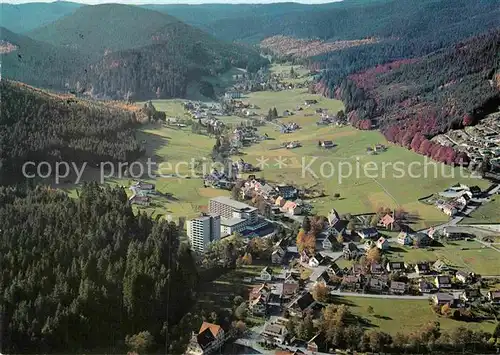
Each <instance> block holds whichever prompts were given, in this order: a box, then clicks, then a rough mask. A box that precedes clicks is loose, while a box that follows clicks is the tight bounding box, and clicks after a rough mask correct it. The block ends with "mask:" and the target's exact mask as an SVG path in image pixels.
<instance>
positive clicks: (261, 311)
mask: <svg viewBox="0 0 500 355" xmlns="http://www.w3.org/2000/svg"><path fill="white" fill-rule="evenodd" d="M269 295H270V289H269V287H268V286H267V285H266V284H262V285H260V286H255V287H254V288H253V289H252V290H251V291H250V294H249V295H248V306H249V308H250V311H251V312H252V314H253V315H256V316H263V315H265V314H266V311H267V304H268V302H269Z"/></svg>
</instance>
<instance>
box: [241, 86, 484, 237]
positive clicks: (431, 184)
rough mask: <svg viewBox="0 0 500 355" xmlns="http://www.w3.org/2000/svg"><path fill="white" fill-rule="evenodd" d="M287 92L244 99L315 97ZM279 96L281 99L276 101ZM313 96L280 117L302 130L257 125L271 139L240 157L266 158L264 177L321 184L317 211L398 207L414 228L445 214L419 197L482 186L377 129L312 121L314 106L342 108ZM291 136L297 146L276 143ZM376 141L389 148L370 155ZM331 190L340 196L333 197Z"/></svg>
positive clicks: (272, 102) (291, 103)
mask: <svg viewBox="0 0 500 355" xmlns="http://www.w3.org/2000/svg"><path fill="white" fill-rule="evenodd" d="M292 91H295V90H292ZM287 93H288V92H278V93H272V94H270V95H269V96H270V97H266V93H262V92H260V93H253V94H251V95H249V98H248V99H247V100H248V101H249V102H250V103H254V104H257V105H258V106H259V107H260V109H261V111H263V112H267V110H268V109H269V107H273V106H277V107H278V112H281V111H282V110H284V109H287V108H288V109H290V108H293V107H295V106H296V105H297V103H300V104H301V103H302V102H303V100H304V98H306V97H307V98H318V96H314V95H310V94H306V93H304V91H303V90H302V91H300V92H299V91H297V92H295V93H294V92H292V93H289V95H290V96H289V97H288V96H287ZM278 96H283V97H284V98H286V100H284V101H280V100H279V99H278V98H277V97H278ZM318 100H319V103H318V104H317V105H314V107H310V108H307V109H305V110H304V111H300V114H297V115H294V116H289V117H286V118H281V119H279V121H281V122H292V121H293V122H296V123H298V124H299V125H300V126H301V127H302V128H301V129H299V130H297V131H295V132H293V133H290V134H281V133H280V132H279V131H278V128H277V127H275V126H273V125H270V124H268V125H266V126H264V127H260V128H259V130H260V131H261V132H262V133H267V134H268V135H269V137H271V140H266V141H263V142H261V143H260V144H258V145H254V146H252V147H250V148H247V149H245V150H244V153H245V154H246V156H245V157H244V159H245V160H247V161H249V162H251V163H254V164H256V163H258V162H259V160H260V159H262V158H264V159H266V158H267V159H268V160H267V162H266V163H267V164H268V165H267V166H266V167H265V169H264V170H263V172H262V173H261V174H260V175H261V176H263V177H265V178H266V179H269V180H271V181H275V182H287V183H295V184H298V185H300V186H302V187H308V186H312V185H315V184H316V188H318V189H323V190H324V191H325V193H326V195H328V196H326V197H324V198H317V199H315V200H313V201H312V204H313V206H314V207H315V212H316V213H318V214H326V213H327V212H328V211H329V210H331V208H335V209H336V210H337V211H338V212H339V213H341V214H344V213H351V214H357V213H366V212H373V211H376V210H377V209H378V208H379V207H390V208H395V207H402V208H403V209H404V210H406V211H407V212H409V213H410V215H411V216H412V219H413V221H414V228H416V229H420V228H424V227H428V226H431V225H436V224H440V223H443V222H445V221H447V219H448V217H447V216H446V215H444V214H443V213H442V212H440V211H439V210H438V209H436V208H434V207H433V206H429V205H425V204H423V203H421V202H419V201H418V199H419V198H422V197H424V196H427V195H429V194H432V193H436V192H439V191H442V190H444V189H445V188H447V187H449V186H451V185H453V184H455V183H456V182H457V181H460V182H462V183H465V184H467V183H469V184H475V185H479V186H481V187H486V186H487V183H486V182H484V181H482V180H478V179H474V178H466V177H465V178H461V177H460V176H461V175H460V170H459V168H451V167H449V166H445V165H443V164H438V163H434V162H432V161H429V160H428V159H427V158H426V157H423V156H421V155H418V154H416V153H414V152H412V151H409V150H407V149H405V148H402V147H399V146H396V145H392V144H390V143H388V142H387V141H386V140H385V138H384V137H383V135H382V134H381V133H379V132H376V131H359V130H356V129H354V128H352V127H350V126H346V127H331V126H317V125H316V121H317V120H318V119H319V115H318V114H314V113H313V112H314V108H315V107H321V108H325V107H329V108H330V109H331V111H333V112H336V111H337V110H339V109H342V104H341V103H340V102H339V101H336V100H328V99H325V98H321V99H319V98H318ZM293 140H297V141H300V142H301V144H302V147H300V148H296V149H293V150H286V149H280V148H279V147H280V145H281V143H283V142H286V141H293ZM319 140H322V141H323V140H332V141H333V142H334V143H335V144H336V147H334V148H332V149H328V150H325V149H322V148H320V147H318V141H319ZM377 143H380V144H384V145H386V146H388V150H387V151H386V152H383V153H381V154H379V155H375V156H373V155H367V154H366V148H367V147H373V146H374V145H375V144H377ZM280 159H281V161H282V162H284V163H286V166H284V165H283V164H282V165H281V167H280V165H279V164H280V163H279V162H280ZM410 164H411V165H410ZM425 164H428V165H427V166H426V165H425ZM308 167H309V169H308ZM401 168H403V169H404V170H401ZM370 169H371V170H370ZM465 173H466V172H465ZM384 189H385V190H387V192H386V191H385V190H384ZM335 193H339V194H340V195H341V198H340V199H336V200H334V199H332V196H333V194H335ZM389 194H390V195H389Z"/></svg>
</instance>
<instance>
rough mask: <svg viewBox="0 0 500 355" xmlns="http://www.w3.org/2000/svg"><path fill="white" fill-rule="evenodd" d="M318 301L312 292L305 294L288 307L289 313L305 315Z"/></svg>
mask: <svg viewBox="0 0 500 355" xmlns="http://www.w3.org/2000/svg"><path fill="white" fill-rule="evenodd" d="M315 305H316V301H315V300H314V297H313V296H312V294H311V293H310V292H305V293H304V294H302V295H301V296H299V297H298V298H296V299H295V300H294V301H292V302H291V303H290V304H289V305H288V310H289V312H290V313H291V314H292V315H293V316H296V315H303V314H304V312H306V311H307V310H309V309H311V308H313V307H314V306H315Z"/></svg>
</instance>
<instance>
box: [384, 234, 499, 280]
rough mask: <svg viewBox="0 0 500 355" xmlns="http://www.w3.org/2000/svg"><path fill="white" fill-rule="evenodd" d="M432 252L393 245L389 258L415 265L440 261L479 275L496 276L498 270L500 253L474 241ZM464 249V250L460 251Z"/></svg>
mask: <svg viewBox="0 0 500 355" xmlns="http://www.w3.org/2000/svg"><path fill="white" fill-rule="evenodd" d="M432 249H433V250H426V249H417V248H415V249H414V248H409V247H402V246H400V245H393V249H392V251H391V252H390V256H389V258H390V259H391V260H395V261H400V260H403V261H406V262H409V263H416V262H418V261H436V260H438V259H441V260H443V261H446V262H447V263H448V264H449V265H450V266H453V267H455V268H457V269H462V270H466V271H470V272H475V273H477V274H481V275H496V274H498V270H500V253H498V252H497V251H495V250H493V249H490V248H486V247H483V245H482V244H480V243H477V242H474V241H454V242H449V243H446V244H445V245H444V246H443V247H433V248H432ZM462 249H464V250H462Z"/></svg>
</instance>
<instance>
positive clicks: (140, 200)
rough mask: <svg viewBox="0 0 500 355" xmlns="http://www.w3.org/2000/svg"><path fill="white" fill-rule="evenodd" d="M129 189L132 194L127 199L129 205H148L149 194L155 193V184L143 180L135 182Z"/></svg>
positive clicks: (149, 201) (149, 200) (149, 202)
mask: <svg viewBox="0 0 500 355" xmlns="http://www.w3.org/2000/svg"><path fill="white" fill-rule="evenodd" d="M129 190H130V191H132V196H130V197H129V199H128V201H129V203H130V204H131V205H140V206H149V205H150V204H151V196H153V195H156V189H155V185H154V184H150V183H146V182H144V181H137V182H135V183H134V184H133V185H132V186H130V187H129Z"/></svg>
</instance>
